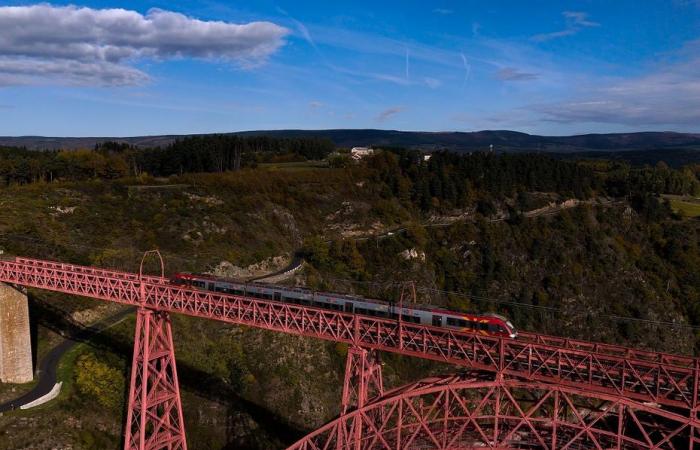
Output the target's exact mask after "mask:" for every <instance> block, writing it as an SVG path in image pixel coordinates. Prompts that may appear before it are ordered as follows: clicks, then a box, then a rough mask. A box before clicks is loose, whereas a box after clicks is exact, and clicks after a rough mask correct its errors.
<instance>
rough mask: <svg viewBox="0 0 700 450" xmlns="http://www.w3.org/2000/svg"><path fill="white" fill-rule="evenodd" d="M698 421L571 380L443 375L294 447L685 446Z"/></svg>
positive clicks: (396, 393)
mask: <svg viewBox="0 0 700 450" xmlns="http://www.w3.org/2000/svg"><path fill="white" fill-rule="evenodd" d="M698 426H700V422H699V421H698V420H692V419H689V418H688V417H686V416H684V415H682V414H678V413H675V412H670V411H666V410H663V409H660V408H654V407H651V406H646V405H644V404H642V403H638V402H635V401H632V400H629V399H626V398H624V397H620V396H612V395H606V394H592V393H588V392H583V391H580V390H577V389H573V388H569V387H566V386H556V385H552V384H543V383H538V382H528V381H517V380H508V379H501V380H497V381H493V380H490V381H485V380H479V379H477V378H471V379H468V378H465V377H445V378H432V379H427V380H424V381H421V382H418V383H415V384H412V385H409V386H407V387H404V388H401V389H398V390H395V391H391V392H389V393H387V394H385V395H384V396H383V397H380V398H378V399H375V400H374V401H373V402H371V403H369V404H368V405H366V406H364V407H362V408H359V409H356V410H354V411H352V412H350V413H348V414H346V415H343V416H341V417H339V418H338V419H336V420H334V421H333V422H330V423H329V424H327V425H326V426H324V427H322V428H320V429H319V430H317V431H316V432H314V433H312V434H310V435H308V436H306V437H305V438H303V439H302V440H300V441H299V442H297V443H296V444H294V445H293V446H291V447H289V449H288V450H338V449H355V450H370V449H372V450H401V449H437V450H447V449H467V448H499V449H506V448H507V449H534V448H537V449H551V450H554V449H561V450H565V449H571V450H574V449H576V450H578V449H598V450H602V449H680V448H684V449H685V448H692V447H693V445H695V446H697V445H698V442H700V440H698V436H697V428H698Z"/></svg>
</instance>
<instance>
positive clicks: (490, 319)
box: [171, 273, 518, 338]
mask: <svg viewBox="0 0 700 450" xmlns="http://www.w3.org/2000/svg"><path fill="white" fill-rule="evenodd" d="M171 283H173V284H176V285H180V286H183V285H184V286H190V287H193V288H196V289H202V290H208V291H212V292H221V293H224V294H232V295H242V296H247V297H255V298H260V299H265V300H272V301H277V302H283V303H292V304H297V305H304V306H311V307H314V308H321V309H327V310H332V311H341V312H346V313H350V314H362V315H366V316H372V317H381V318H387V319H394V320H399V319H401V320H402V321H404V322H408V323H416V324H422V325H430V326H434V327H439V328H451V329H457V330H461V331H469V332H473V333H478V334H483V335H489V336H501V337H509V338H516V337H517V335H518V333H517V331H516V330H515V327H514V326H513V324H512V323H511V322H510V320H508V319H507V318H506V317H503V316H501V315H498V314H490V313H489V314H468V313H460V312H456V311H449V310H444V309H440V308H436V307H430V306H428V305H421V306H413V305H412V306H411V307H399V306H398V305H396V304H394V303H388V302H384V301H381V300H374V299H368V298H364V297H360V296H355V295H344V294H331V293H327V292H316V291H312V290H309V289H304V288H296V287H286V286H278V285H270V284H263V283H245V282H239V281H235V280H230V279H224V278H219V277H215V276H211V275H199V274H191V273H177V274H175V275H174V276H173V277H172V279H171Z"/></svg>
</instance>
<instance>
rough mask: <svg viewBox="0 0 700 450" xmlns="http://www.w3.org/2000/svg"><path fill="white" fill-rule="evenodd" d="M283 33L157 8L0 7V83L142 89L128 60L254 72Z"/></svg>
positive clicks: (255, 24) (268, 25)
mask: <svg viewBox="0 0 700 450" xmlns="http://www.w3.org/2000/svg"><path fill="white" fill-rule="evenodd" d="M287 34H288V30H287V29H285V28H283V27H280V26H278V25H275V24H273V23H270V22H251V23H247V24H240V25H239V24H232V23H227V22H220V21H202V20H198V19H193V18H190V17H187V16H185V15H182V14H179V13H176V12H170V11H164V10H160V9H152V10H150V11H148V13H147V14H146V15H142V14H140V13H138V12H136V11H128V10H124V9H92V8H83V7H77V6H65V7H60V6H52V5H49V4H39V5H32V6H17V7H0V80H2V79H6V80H7V79H12V80H15V81H16V82H18V83H37V82H57V83H69V84H86V85H110V86H111V85H135V84H142V83H144V82H145V81H147V80H148V79H149V77H148V75H147V74H145V73H144V72H142V71H140V70H138V69H136V68H134V67H133V62H134V61H136V60H142V59H153V60H165V59H176V58H199V59H205V60H219V61H227V62H233V61H235V62H237V63H238V64H241V65H242V66H254V65H257V64H260V63H262V62H264V61H265V60H266V58H267V57H269V56H270V55H271V54H272V53H274V52H275V51H276V50H277V49H278V48H279V47H280V46H281V45H283V43H284V40H283V38H284V36H285V35H287ZM32 67H33V68H34V70H32ZM0 82H1V81H0Z"/></svg>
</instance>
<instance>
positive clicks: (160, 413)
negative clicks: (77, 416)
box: [124, 307, 187, 450]
mask: <svg viewBox="0 0 700 450" xmlns="http://www.w3.org/2000/svg"><path fill="white" fill-rule="evenodd" d="M124 449H125V450H155V449H168V450H187V440H186V438H185V421H184V418H183V415H182V403H181V401H180V386H179V383H178V380H177V369H176V367H175V347H174V346H173V333H172V328H171V325H170V317H169V315H168V313H167V312H164V311H153V310H150V309H147V308H144V307H140V308H139V309H138V311H137V313H136V334H135V337H134V356H133V362H132V364H131V384H130V388H129V405H128V409H127V419H126V433H125V439H124Z"/></svg>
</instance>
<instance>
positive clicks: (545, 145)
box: [0, 129, 700, 153]
mask: <svg viewBox="0 0 700 450" xmlns="http://www.w3.org/2000/svg"><path fill="white" fill-rule="evenodd" d="M212 134H238V135H241V136H256V135H267V136H271V137H319V138H328V139H330V140H332V141H333V142H334V143H335V144H336V145H337V146H339V147H354V146H377V147H381V146H395V147H408V148H416V149H421V150H426V151H430V150H438V149H448V150H453V151H475V150H488V149H489V146H490V145H493V148H494V150H496V151H507V152H518V151H542V152H559V153H570V152H584V151H629V150H659V149H681V148H685V149H693V150H700V134H698V133H676V132H637V133H608V134H582V135H574V136H539V135H532V134H527V133H520V132H517V131H508V130H486V131H474V132H458V131H454V132H426V131H396V130H376V129H331V130H260V131H241V132H234V133H212ZM187 136H195V135H159V136H134V137H44V136H17V137H12V136H0V146H14V147H26V148H28V149H32V150H47V149H76V148H92V147H94V146H95V144H97V143H100V142H105V141H117V142H125V143H129V144H131V145H135V146H138V147H156V146H165V145H168V144H170V143H172V142H174V141H175V140H177V139H182V138H185V137H187Z"/></svg>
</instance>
